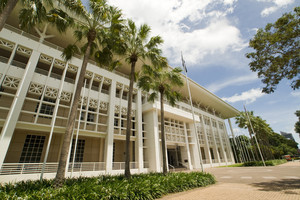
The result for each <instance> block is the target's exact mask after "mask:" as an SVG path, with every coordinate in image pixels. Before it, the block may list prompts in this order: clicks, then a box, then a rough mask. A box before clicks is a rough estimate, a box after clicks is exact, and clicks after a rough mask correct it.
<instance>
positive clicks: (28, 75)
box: [0, 50, 40, 168]
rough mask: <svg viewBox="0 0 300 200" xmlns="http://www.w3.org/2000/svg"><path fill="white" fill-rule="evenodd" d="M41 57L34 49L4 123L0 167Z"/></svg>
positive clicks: (0, 144)
mask: <svg viewBox="0 0 300 200" xmlns="http://www.w3.org/2000/svg"><path fill="white" fill-rule="evenodd" d="M39 57H40V53H39V52H37V51H35V50H33V51H32V54H31V56H30V59H29V61H28V64H27V66H26V68H25V74H24V75H23V78H22V80H21V81H20V84H19V86H18V90H17V93H16V96H15V98H14V100H13V103H12V106H11V108H10V110H9V113H8V115H7V119H6V121H5V123H4V125H3V128H2V131H1V138H0V168H1V167H2V164H3V163H4V159H5V156H6V153H7V151H8V148H9V145H10V142H11V139H12V136H13V133H14V130H15V128H16V125H17V122H18V118H19V115H20V112H21V110H22V106H23V103H24V101H25V97H26V94H27V90H28V87H29V85H30V82H31V80H32V76H33V74H34V70H35V67H36V65H37V63H38V60H39Z"/></svg>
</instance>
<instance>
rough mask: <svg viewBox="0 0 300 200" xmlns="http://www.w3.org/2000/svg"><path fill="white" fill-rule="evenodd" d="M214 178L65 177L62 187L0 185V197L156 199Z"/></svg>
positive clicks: (156, 175)
mask: <svg viewBox="0 0 300 200" xmlns="http://www.w3.org/2000/svg"><path fill="white" fill-rule="evenodd" d="M215 182H216V180H215V178H214V177H213V176H212V175H211V174H208V173H201V172H190V173H184V172H179V173H168V174H167V175H166V176H164V175H163V174H161V173H150V174H139V175H132V177H131V179H130V180H127V179H125V178H124V176H121V175H120V176H99V177H93V178H84V177H80V178H76V179H66V181H65V183H64V185H63V186H62V187H61V188H58V189H56V188H54V187H53V180H43V181H42V182H40V181H26V182H18V183H16V184H6V185H4V186H0V199H1V200H2V199H130V200H131V199H156V198H160V197H162V196H163V195H166V194H168V193H173V192H181V191H185V190H189V189H193V188H197V187H204V186H207V185H210V184H214V183H215Z"/></svg>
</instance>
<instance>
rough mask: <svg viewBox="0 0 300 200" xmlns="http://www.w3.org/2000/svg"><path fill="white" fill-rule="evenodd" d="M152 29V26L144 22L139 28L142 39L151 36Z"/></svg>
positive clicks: (139, 35)
mask: <svg viewBox="0 0 300 200" xmlns="http://www.w3.org/2000/svg"><path fill="white" fill-rule="evenodd" d="M150 31H151V28H150V26H148V25H147V24H142V25H141V26H140V28H139V32H138V37H139V38H140V39H141V40H142V41H145V40H146V39H147V38H148V37H149V34H150ZM151 39H152V38H151Z"/></svg>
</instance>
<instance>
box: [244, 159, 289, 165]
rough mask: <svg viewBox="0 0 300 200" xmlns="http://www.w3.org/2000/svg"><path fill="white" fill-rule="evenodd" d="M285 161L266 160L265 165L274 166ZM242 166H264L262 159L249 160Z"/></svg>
mask: <svg viewBox="0 0 300 200" xmlns="http://www.w3.org/2000/svg"><path fill="white" fill-rule="evenodd" d="M286 162H287V161H286V160H285V159H282V160H267V161H265V164H266V166H275V165H281V164H283V163H286ZM243 166H244V167H251V166H264V164H263V162H262V161H251V162H245V163H243Z"/></svg>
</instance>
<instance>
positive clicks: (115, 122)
mask: <svg viewBox="0 0 300 200" xmlns="http://www.w3.org/2000/svg"><path fill="white" fill-rule="evenodd" d="M114 126H119V120H118V119H117V118H115V121H114Z"/></svg>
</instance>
